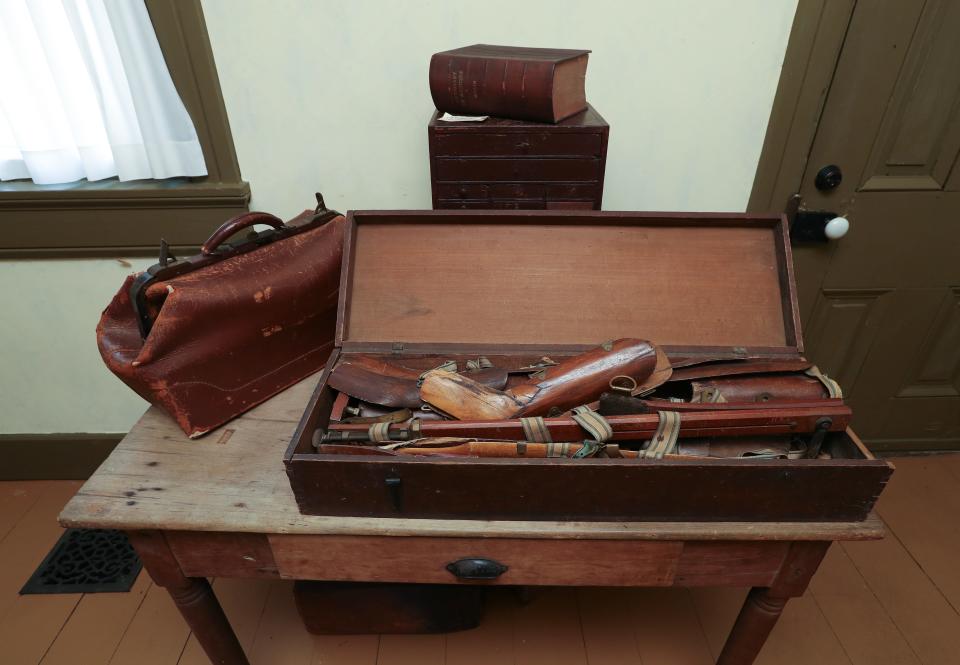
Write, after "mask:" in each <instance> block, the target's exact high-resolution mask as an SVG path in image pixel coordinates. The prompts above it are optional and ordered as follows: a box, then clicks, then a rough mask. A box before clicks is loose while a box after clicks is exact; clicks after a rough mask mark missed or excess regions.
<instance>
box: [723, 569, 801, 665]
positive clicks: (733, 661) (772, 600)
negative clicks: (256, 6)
mask: <svg viewBox="0 0 960 665" xmlns="http://www.w3.org/2000/svg"><path fill="white" fill-rule="evenodd" d="M787 600H788V599H787V598H777V597H776V596H771V595H770V591H769V589H764V588H762V587H754V588H753V589H751V590H750V593H748V594H747V600H746V601H745V602H744V603H743V607H742V608H741V610H740V614H739V615H738V616H737V621H736V623H734V624H733V628H732V629H731V630H730V635H729V636H728V637H727V641H726V643H725V644H724V645H723V651H721V652H720V658H718V659H717V665H750V663H752V662H753V661H754V659H755V658H756V657H757V654H759V653H760V649H762V648H763V645H764V643H765V642H766V641H767V636H768V635H770V631H771V630H773V627H774V625H775V624H776V623H777V619H779V618H780V613H781V612H783V608H784V606H785V605H786V604H787Z"/></svg>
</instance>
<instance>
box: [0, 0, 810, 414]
mask: <svg viewBox="0 0 960 665" xmlns="http://www.w3.org/2000/svg"><path fill="white" fill-rule="evenodd" d="M203 8H204V12H205V14H206V20H207V28H208V30H209V33H210V39H211V42H212V44H213V50H214V54H215V56H216V60H217V68H218V70H219V72H220V82H221V87H222V89H223V95H224V99H225V101H226V105H227V111H228V113H229V115H230V123H231V126H232V129H233V134H234V140H235V142H236V146H237V153H238V156H239V159H240V166H241V169H242V171H243V175H244V178H245V179H246V180H248V181H249V182H250V185H251V187H252V190H253V204H252V205H253V207H254V208H255V209H261V210H268V211H271V212H274V213H278V214H281V215H287V216H289V215H292V214H293V213H295V212H298V211H300V210H302V209H303V208H305V207H311V206H312V196H313V192H314V191H316V190H320V191H323V192H324V194H325V195H326V200H327V203H328V205H330V206H331V207H333V208H337V209H339V210H347V209H350V208H427V207H429V206H430V188H429V167H428V163H427V136H426V122H427V118H428V117H429V114H430V112H431V111H432V108H433V106H432V102H431V100H430V94H429V89H428V86H427V64H428V62H429V58H430V54H431V53H434V52H436V51H440V50H444V49H448V48H453V47H457V46H462V45H466V44H472V43H477V42H486V43H494V44H523V45H529V46H553V47H567V48H591V49H593V54H592V55H591V56H590V65H589V68H588V71H587V98H588V99H589V101H590V102H591V103H592V104H593V105H594V106H595V107H596V108H597V109H598V110H599V111H600V113H601V114H602V115H603V116H604V117H605V118H606V119H607V120H608V122H609V123H610V125H611V134H610V148H609V156H608V163H607V176H606V190H605V194H604V204H605V206H604V207H605V208H607V209H611V210H616V209H620V210H628V209H632V210H715V211H741V210H743V209H744V207H745V205H746V202H747V198H748V196H749V193H750V188H751V186H752V183H753V176H754V171H755V169H756V164H757V159H758V157H759V154H760V148H761V144H762V142H763V136H764V132H765V131H766V123H767V119H768V116H769V113H770V106H771V104H772V102H773V96H774V92H775V89H776V84H777V79H778V77H779V73H780V67H781V64H782V60H783V54H784V49H785V45H786V42H787V37H788V34H789V30H790V24H791V21H792V18H793V13H794V10H795V8H796V0H778V1H771V0H731V1H730V2H724V3H720V2H716V3H713V2H711V3H707V2H702V1H699V0H682V1H673V2H662V1H659V2H654V1H653V0H642V1H640V0H637V1H634V2H623V1H616V2H615V1H602V0H594V1H593V2H578V3H561V4H559V5H558V4H557V2H556V0H552V1H549V2H547V1H544V2H517V1H516V0H512V1H509V2H507V1H503V0H485V2H483V3H470V2H465V1H463V0H445V1H442V2H441V1H429V2H416V1H414V0H409V1H408V2H372V1H364V0H353V1H352V2H342V1H340V0H337V1H327V0H323V1H308V0H299V1H293V0H280V1H276V0H275V1H272V2H265V1H263V0H203ZM142 263H143V262H139V264H138V263H137V262H135V264H134V268H138V267H140V265H142ZM131 269H132V268H127V267H125V266H123V265H121V264H120V263H119V262H117V261H113V260H96V261H95V260H86V261H59V262H57V261H22V262H0V283H2V285H3V287H4V288H2V289H0V317H2V321H3V323H2V325H0V433H5V432H7V433H9V432H121V431H125V430H126V429H128V428H129V427H130V425H131V424H132V423H133V422H134V421H135V420H136V418H137V416H138V415H139V414H140V412H141V411H142V409H143V402H142V401H141V400H140V399H139V398H138V397H136V396H135V395H134V394H133V393H132V392H130V391H129V390H127V389H126V388H125V386H123V385H122V384H121V383H120V382H119V381H117V380H116V379H114V378H113V376H112V375H110V374H109V373H108V372H107V371H106V369H104V368H103V366H102V364H101V362H100V359H99V356H98V354H97V352H96V347H95V344H94V341H93V330H94V327H95V326H96V322H97V319H98V317H99V314H100V311H101V310H102V308H103V307H104V306H105V305H106V303H107V301H108V300H109V298H110V297H111V295H112V294H113V292H114V291H115V290H116V288H117V287H118V286H119V285H120V282H121V281H122V278H123V275H124V274H126V273H127V272H128V271H129V270H131Z"/></svg>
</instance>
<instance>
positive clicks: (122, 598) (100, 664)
mask: <svg viewBox="0 0 960 665" xmlns="http://www.w3.org/2000/svg"><path fill="white" fill-rule="evenodd" d="M151 586H152V583H151V581H150V576H149V575H147V574H146V573H145V572H141V573H140V576H139V577H138V578H137V581H136V582H135V583H134V585H133V588H131V589H130V592H129V593H91V594H86V595H84V596H83V597H82V598H81V599H80V602H79V603H77V607H76V609H75V610H74V611H73V614H72V615H70V620H69V621H68V622H67V624H66V625H65V626H64V627H63V630H61V631H60V634H59V635H58V636H57V638H56V640H55V641H54V642H53V644H52V645H51V646H50V650H49V651H47V654H46V656H44V658H43V660H42V661H41V665H76V663H77V654H83V662H84V663H85V664H86V665H107V664H108V663H109V662H110V659H111V658H113V654H114V652H115V651H116V650H117V646H119V644H120V640H122V639H123V635H124V633H125V632H126V631H127V627H129V625H130V622H131V621H133V618H134V616H136V613H137V610H138V609H140V605H141V604H142V603H143V600H144V598H146V596H147V591H148V590H149V589H150V587H151ZM204 665H206V663H205V664H204Z"/></svg>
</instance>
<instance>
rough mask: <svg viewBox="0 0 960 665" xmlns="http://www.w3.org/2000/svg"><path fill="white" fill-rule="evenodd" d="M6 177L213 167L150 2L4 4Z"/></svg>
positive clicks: (52, 180) (175, 172) (1, 168)
mask: <svg viewBox="0 0 960 665" xmlns="http://www.w3.org/2000/svg"><path fill="white" fill-rule="evenodd" d="M0 62H3V63H4V66H3V67H2V68H0V180H14V179H20V178H29V179H32V180H33V182H35V183H37V184H44V185H47V184H61V183H66V182H74V181H76V180H82V179H86V180H91V181H94V180H103V179H105V178H110V177H113V176H117V177H118V178H119V180H121V181H127V180H142V179H153V178H169V177H174V176H205V175H207V169H206V167H205V166H204V162H203V152H202V151H201V150H200V143H199V141H198V140H197V133H196V131H195V130H194V128H193V122H192V121H191V120H190V116H189V115H187V111H186V109H185V108H184V106H183V102H181V101H180V97H179V96H178V95H177V90H176V88H174V86H173V81H171V79H170V74H169V72H168V71H167V65H166V63H165V62H164V60H163V54H162V53H161V52H160V45H159V44H158V43H157V38H156V35H155V33H154V31H153V25H152V24H151V23H150V16H149V15H148V14H147V9H146V7H145V6H144V5H143V4H142V3H140V2H118V3H113V2H111V3H107V2H105V1H104V0H78V1H77V2H56V1H52V0H5V2H3V3H0Z"/></svg>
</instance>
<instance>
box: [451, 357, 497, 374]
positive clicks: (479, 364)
mask: <svg viewBox="0 0 960 665" xmlns="http://www.w3.org/2000/svg"><path fill="white" fill-rule="evenodd" d="M491 367H493V363H492V362H490V360H489V359H488V358H487V357H486V356H480V357H479V358H477V359H476V360H468V361H467V369H469V370H478V369H490V368H491ZM454 371H456V370H454Z"/></svg>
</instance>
